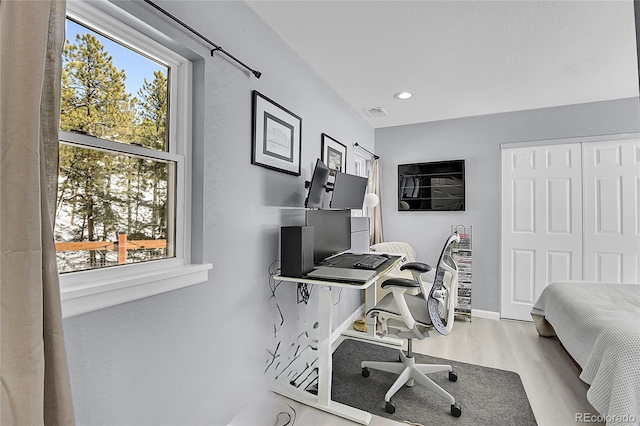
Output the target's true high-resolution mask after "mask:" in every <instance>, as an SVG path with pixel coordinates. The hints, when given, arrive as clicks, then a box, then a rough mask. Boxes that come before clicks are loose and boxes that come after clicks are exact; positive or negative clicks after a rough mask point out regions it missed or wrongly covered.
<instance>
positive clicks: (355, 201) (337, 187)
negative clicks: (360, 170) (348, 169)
mask: <svg viewBox="0 0 640 426" xmlns="http://www.w3.org/2000/svg"><path fill="white" fill-rule="evenodd" d="M368 182H369V180H368V179H367V178H366V177H362V176H356V175H350V174H347V173H341V172H336V179H335V181H334V182H333V195H332V197H331V203H330V207H331V208H332V209H361V208H362V204H363V203H364V195H365V192H366V191H367V183H368Z"/></svg>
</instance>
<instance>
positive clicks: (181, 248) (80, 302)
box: [60, 0, 212, 318]
mask: <svg viewBox="0 0 640 426" xmlns="http://www.w3.org/2000/svg"><path fill="white" fill-rule="evenodd" d="M96 6H99V7H96ZM125 15H126V16H125ZM67 16H68V17H70V18H72V19H74V20H77V21H78V22H80V23H84V24H86V25H87V26H88V27H90V28H93V29H96V30H98V32H101V33H103V34H104V35H107V36H108V37H109V38H112V39H114V40H116V41H119V42H121V43H123V44H125V45H132V46H136V47H137V48H138V49H139V50H141V51H143V52H145V54H148V55H149V56H151V57H152V58H154V59H156V60H157V61H159V62H161V63H164V64H166V65H168V66H170V67H171V73H170V82H168V84H169V90H170V93H171V102H170V104H169V123H168V124H169V133H170V134H169V151H168V152H159V151H155V150H153V151H152V150H150V149H148V148H144V147H140V146H135V145H129V144H124V143H119V142H113V141H109V140H104V139H98V138H95V137H91V136H86V135H81V134H76V133H72V132H64V131H60V140H62V141H67V142H71V143H74V144H77V145H82V146H90V147H99V148H106V149H109V150H111V151H117V152H122V153H125V154H132V155H142V156H145V157H149V156H150V155H149V154H150V152H152V153H153V157H155V158H159V159H164V160H168V161H172V162H175V164H176V179H175V180H176V193H175V197H176V200H175V206H176V208H175V210H176V211H175V218H176V220H175V224H176V225H175V226H176V227H175V235H176V237H175V243H176V244H175V257H173V258H168V259H161V260H154V261H149V262H143V263H137V264H128V265H121V266H112V267H108V268H102V269H95V270H88V271H78V272H70V273H65V274H61V275H60V295H61V301H62V316H63V318H66V317H70V316H74V315H78V314H82V313H87V312H91V311H95V310H98V309H103V308H106V307H110V306H114V305H118V304H121V303H126V302H130V301H133V300H137V299H141V298H144V297H148V296H152V295H156V294H160V293H164V292H167V291H171V290H176V289H178V288H183V287H187V286H190V285H194V284H199V283H202V282H205V281H207V280H208V270H209V269H211V268H212V265H211V264H210V263H209V264H191V263H190V261H191V173H190V170H191V137H192V136H191V122H192V112H191V98H192V82H191V76H192V65H191V62H190V61H189V60H187V59H185V58H183V57H182V56H180V55H178V54H177V53H175V52H174V51H172V50H170V49H168V48H167V47H165V46H164V45H162V44H161V43H160V41H161V40H166V36H165V35H163V34H161V33H160V32H158V31H157V30H155V29H153V28H151V27H150V26H148V25H146V24H144V23H142V22H140V21H138V20H135V18H132V17H131V16H130V15H128V14H126V13H125V12H124V11H122V10H121V9H119V8H117V7H116V6H114V5H112V4H111V3H109V2H108V1H106V0H105V1H91V2H88V1H69V2H68V3H67ZM134 21H135V22H136V24H138V23H139V25H141V26H144V27H145V28H144V30H145V33H146V34H154V35H155V34H157V36H154V37H153V38H151V37H149V36H147V35H143V34H142V32H139V31H138V30H137V29H134V28H132V26H130V25H128V24H125V23H124V22H134ZM154 39H155V40H154Z"/></svg>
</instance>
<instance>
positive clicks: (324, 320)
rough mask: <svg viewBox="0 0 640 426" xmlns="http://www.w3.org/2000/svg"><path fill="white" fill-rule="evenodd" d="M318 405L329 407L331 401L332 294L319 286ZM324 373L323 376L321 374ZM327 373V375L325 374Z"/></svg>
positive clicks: (328, 288) (326, 288) (329, 290)
mask: <svg viewBox="0 0 640 426" xmlns="http://www.w3.org/2000/svg"><path fill="white" fill-rule="evenodd" d="M318 293H319V295H318V318H319V319H320V321H319V324H318V328H319V329H318V335H319V336H320V339H321V340H320V341H319V342H318V373H319V374H318V403H320V404H322V405H329V401H331V371H333V365H332V359H331V320H332V318H331V317H332V315H331V314H332V312H331V311H332V307H333V300H332V297H331V295H332V292H331V287H326V286H321V287H320V288H319V291H318ZM322 372H324V374H321V373H322ZM327 372H329V374H327Z"/></svg>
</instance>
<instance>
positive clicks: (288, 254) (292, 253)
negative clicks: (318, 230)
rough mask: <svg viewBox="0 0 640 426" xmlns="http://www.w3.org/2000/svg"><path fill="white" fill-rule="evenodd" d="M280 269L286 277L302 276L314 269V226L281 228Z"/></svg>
mask: <svg viewBox="0 0 640 426" xmlns="http://www.w3.org/2000/svg"><path fill="white" fill-rule="evenodd" d="M280 270H281V274H282V275H283V276H285V277H302V276H303V275H306V274H307V273H309V272H311V271H312V270H313V226H283V227H281V228H280Z"/></svg>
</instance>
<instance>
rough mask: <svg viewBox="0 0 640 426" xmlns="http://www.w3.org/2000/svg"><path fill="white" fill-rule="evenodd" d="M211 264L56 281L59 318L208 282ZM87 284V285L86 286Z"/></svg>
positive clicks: (62, 278) (63, 278)
mask: <svg viewBox="0 0 640 426" xmlns="http://www.w3.org/2000/svg"><path fill="white" fill-rule="evenodd" d="M211 268H212V264H210V263H207V264H202V265H197V264H188V265H180V266H175V267H171V268H162V269H155V270H152V271H148V272H144V273H137V274H131V275H126V276H123V277H120V278H111V279H108V280H102V281H96V280H87V281H88V282H84V283H68V282H65V281H67V280H65V278H66V277H64V276H62V277H61V278H60V296H61V301H62V317H63V318H69V317H72V316H74V315H80V314H84V313H87V312H92V311H97V310H98V309H103V308H108V307H110V306H115V305H119V304H121V303H126V302H131V301H133V300H138V299H142V298H145V297H149V296H154V295H156V294H160V293H165V292H168V291H172V290H177V289H179V288H183V287H188V286H191V285H195V284H200V283H203V282H205V281H207V280H208V277H209V272H208V271H209V269H211ZM74 281H76V280H74ZM89 282H90V283H89Z"/></svg>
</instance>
